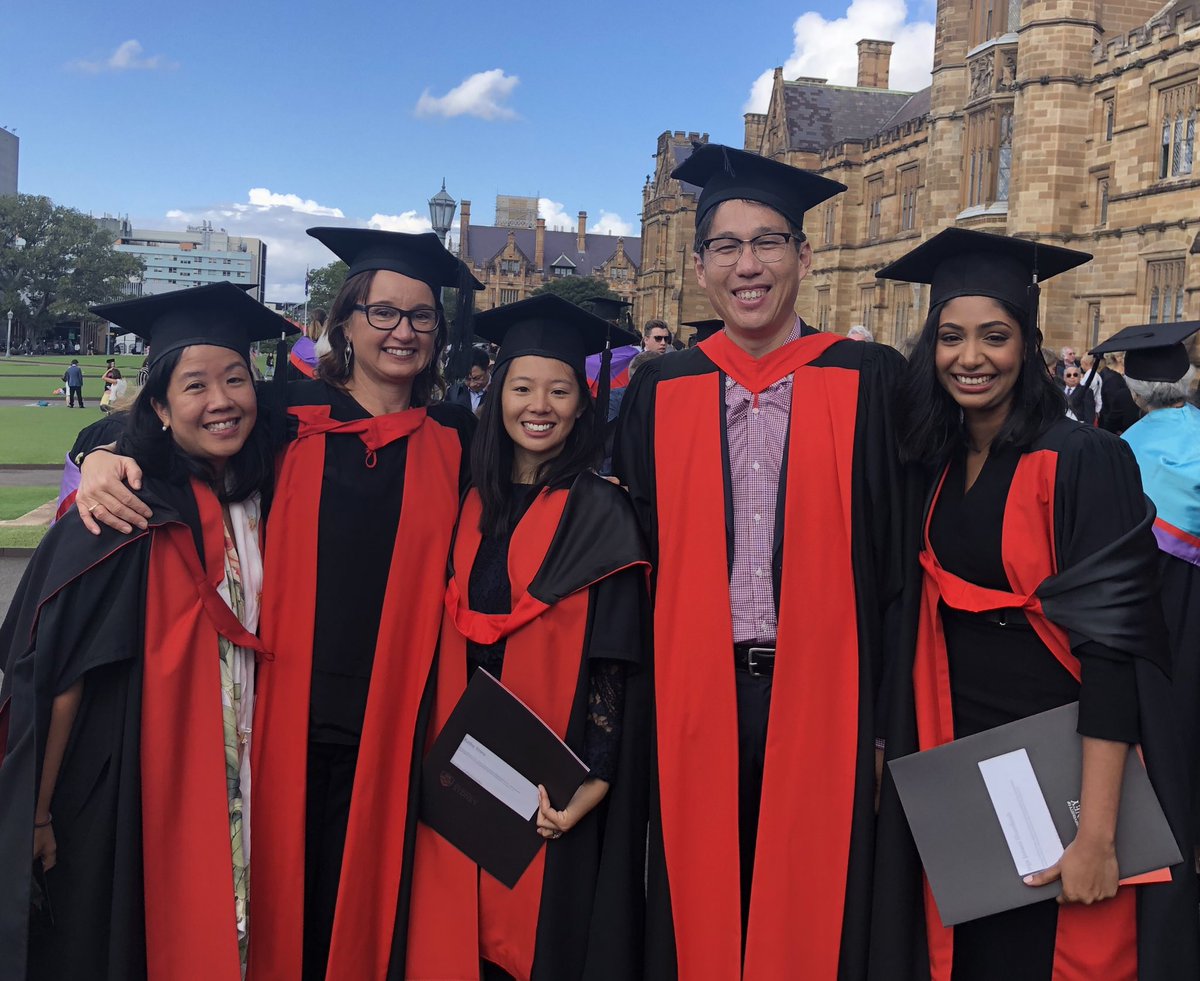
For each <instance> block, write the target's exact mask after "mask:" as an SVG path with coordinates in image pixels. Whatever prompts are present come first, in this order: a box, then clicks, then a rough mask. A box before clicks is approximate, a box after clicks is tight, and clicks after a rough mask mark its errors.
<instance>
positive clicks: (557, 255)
mask: <svg viewBox="0 0 1200 981" xmlns="http://www.w3.org/2000/svg"><path fill="white" fill-rule="evenodd" d="M512 200H519V199H512ZM505 201H506V202H508V201H509V199H505ZM509 203H511V202H509ZM511 211H512V209H511V207H509V206H508V205H506V206H505V208H504V209H503V214H505V215H509V214H510V212H511ZM502 220H503V221H504V224H496V225H472V224H471V202H470V201H463V202H462V203H461V205H460V206H459V226H458V227H459V231H458V236H459V238H458V241H459V246H458V254H459V257H460V258H461V259H462V260H463V262H465V263H466V264H467V265H468V266H470V267H471V271H472V272H473V273H474V274H475V277H476V279H478V280H479V281H480V282H481V283H483V284H484V290H483V292H481V293H477V294H476V295H475V308H476V309H477V310H491V309H492V308H493V307H497V306H500V305H501V304H504V303H515V302H516V301H517V300H523V299H525V298H526V297H527V296H529V295H531V294H532V293H533V292H534V290H536V289H537V288H538V287H540V286H542V285H544V284H545V283H548V282H550V281H551V280H552V279H554V278H558V277H563V276H592V277H595V278H596V279H599V280H602V281H603V282H605V283H606V284H607V285H608V288H609V289H610V290H611V291H612V292H613V293H616V294H617V295H618V296H621V297H623V298H624V299H627V300H630V301H632V300H633V298H634V293H635V290H636V288H637V278H638V267H639V265H640V263H641V255H642V242H641V239H639V238H623V237H622V236H619V235H597V234H596V233H595V232H589V231H588V230H587V212H586V211H581V212H579V225H578V228H577V229H576V230H575V231H573V232H557V231H548V230H547V229H546V220H545V219H544V218H533V220H532V225H533V227H526V226H527V225H528V224H529V222H526V221H523V220H513V219H511V217H510V218H507V219H502Z"/></svg>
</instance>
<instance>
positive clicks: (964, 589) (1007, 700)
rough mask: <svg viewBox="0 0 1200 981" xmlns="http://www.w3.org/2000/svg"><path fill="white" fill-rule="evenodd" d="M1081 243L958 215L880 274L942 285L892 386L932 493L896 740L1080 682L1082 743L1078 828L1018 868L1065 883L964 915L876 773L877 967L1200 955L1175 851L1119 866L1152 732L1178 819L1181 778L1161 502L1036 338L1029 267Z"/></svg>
mask: <svg viewBox="0 0 1200 981" xmlns="http://www.w3.org/2000/svg"><path fill="white" fill-rule="evenodd" d="M1090 259H1091V256H1090V255H1088V254H1087V253H1083V252H1076V251H1072V250H1069V249H1062V248H1056V247H1053V246H1048V245H1042V244H1040V243H1035V242H1031V241H1028V240H1026V239H1017V238H1010V237H1006V236H999V235H989V234H985V233H982V232H973V231H968V230H966V229H960V228H951V229H947V230H946V231H943V232H941V233H939V234H938V235H936V236H934V237H933V238H932V239H930V240H929V241H927V242H925V243H924V244H922V245H920V246H918V247H917V248H916V249H914V250H913V251H912V252H910V253H909V254H908V255H906V256H904V257H902V258H901V259H899V260H897V261H896V262H894V263H892V264H891V265H889V266H887V267H885V268H884V269H881V270H880V271H879V273H878V275H879V276H880V278H884V279H892V280H896V281H899V282H907V283H912V282H916V283H923V284H929V286H930V313H929V316H928V318H927V320H926V322H925V327H924V329H923V331H922V334H921V340H920V342H919V344H918V346H917V350H916V351H915V352H914V353H913V356H912V358H911V359H910V360H909V365H908V372H907V375H906V379H905V385H904V389H903V391H902V395H903V398H902V400H901V401H900V402H898V404H899V405H901V406H903V411H902V416H901V418H900V420H899V423H898V424H899V427H900V432H901V446H902V449H903V453H904V456H905V459H907V460H908V461H910V462H911V463H912V464H913V465H915V466H920V467H923V468H925V469H926V473H927V477H928V488H929V490H930V491H931V494H930V495H929V503H928V504H927V506H926V513H925V515H924V520H923V522H922V529H923V532H922V539H921V542H922V547H921V553H920V565H921V569H922V572H923V575H922V588H923V596H922V601H921V606H920V622H919V627H918V631H917V643H916V646H915V652H914V657H913V660H912V663H911V664H910V665H904V664H899V665H897V666H896V670H895V672H894V674H893V676H892V677H893V679H894V685H893V687H892V690H891V693H890V695H891V697H890V699H889V702H888V706H889V707H888V710H887V711H888V719H889V730H888V735H887V750H886V753H887V756H888V758H889V759H895V758H897V757H900V756H904V755H906V754H908V753H911V752H914V751H917V750H926V749H930V748H933V747H935V746H940V745H943V744H945V743H948V742H950V741H951V740H953V739H958V738H961V737H963V736H969V735H972V734H974V733H977V732H982V731H984V730H987V729H991V728H994V727H996V726H1000V725H1004V724H1006V723H1010V722H1015V721H1017V720H1019V719H1023V718H1026V717H1028V716H1032V715H1035V714H1038V713H1040V712H1044V711H1047V710H1049V709H1053V708H1057V707H1059V706H1063V705H1067V704H1069V703H1072V702H1078V706H1079V709H1078V711H1079V721H1078V731H1079V734H1080V737H1081V739H1082V758H1083V773H1082V787H1083V790H1082V796H1081V798H1080V801H1079V828H1078V833H1077V834H1076V836H1075V838H1074V839H1073V840H1072V841H1071V842H1070V843H1069V844H1068V846H1067V848H1066V851H1065V852H1064V853H1063V855H1062V857H1061V859H1060V860H1059V861H1057V862H1055V863H1054V865H1053V866H1052V867H1051V868H1049V869H1046V870H1045V871H1042V872H1038V873H1035V874H1032V875H1029V876H1026V877H1025V878H1024V883H1025V885H1027V886H1028V887H1030V888H1031V889H1034V888H1037V887H1039V886H1043V885H1046V884H1048V883H1051V882H1054V881H1056V880H1061V889H1062V893H1061V898H1060V899H1059V901H1058V902H1055V901H1054V899H1053V898H1052V897H1046V898H1045V899H1044V900H1043V901H1041V902H1037V903H1033V904H1031V905H1028V906H1024V907H1020V908H1018V909H1013V910H1009V911H1006V912H1003V913H997V914H994V915H991V916H985V917H981V918H979V919H975V920H972V921H970V922H967V923H962V924H959V925H958V926H955V927H953V928H949V927H944V926H943V925H942V923H941V921H940V919H939V915H938V912H937V908H936V906H935V904H934V902H933V898H932V895H931V894H930V893H929V892H928V889H927V887H926V886H925V885H924V884H923V877H922V874H921V867H920V862H919V860H918V858H917V855H916V850H915V846H914V845H913V844H912V841H911V836H909V835H908V832H907V824H906V822H905V819H904V815H903V812H902V810H901V808H900V804H899V801H898V798H897V797H896V792H895V785H894V783H892V781H891V779H890V778H889V779H886V780H885V781H884V784H883V788H882V794H881V800H880V817H879V822H880V837H879V840H878V843H877V844H878V856H879V863H880V870H879V874H878V875H877V877H876V882H875V888H876V907H875V908H876V909H877V910H878V911H879V915H878V917H877V919H876V921H875V924H874V928H875V936H874V943H873V949H872V967H873V973H874V975H875V976H876V977H878V978H880V979H886V981H908V979H918V981H930V979H932V981H981V979H986V981H992V979H999V978H1006V979H1007V978H1020V979H1021V981H1050V979H1051V978H1059V977H1065V976H1073V977H1078V978H1081V979H1083V978H1087V979H1092V978H1097V979H1099V978H1103V979H1105V981H1174V979H1179V978H1190V977H1197V976H1200V929H1198V923H1197V917H1196V902H1197V899H1196V888H1195V887H1196V883H1195V875H1194V873H1193V872H1192V871H1191V869H1190V868H1184V867H1183V866H1176V867H1175V868H1174V869H1173V870H1172V873H1171V876H1172V878H1171V881H1170V882H1168V883H1160V884H1155V885H1140V886H1124V887H1121V886H1120V885H1119V882H1118V880H1119V875H1118V871H1117V857H1116V853H1115V846H1114V839H1115V833H1116V823H1117V818H1118V809H1119V803H1120V789H1121V781H1122V776H1123V773H1124V770H1125V764H1126V760H1127V757H1128V756H1129V753H1130V750H1131V747H1132V746H1134V745H1138V744H1140V745H1141V747H1142V748H1143V750H1144V753H1145V760H1146V766H1147V769H1148V772H1149V774H1150V778H1151V781H1152V782H1153V784H1154V789H1155V791H1156V792H1157V794H1158V796H1159V798H1160V800H1161V801H1162V803H1163V806H1164V810H1165V811H1166V813H1167V814H1168V817H1169V818H1170V819H1171V821H1172V822H1173V826H1174V827H1175V829H1176V833H1177V834H1179V833H1180V832H1181V831H1182V822H1183V821H1185V820H1186V810H1185V808H1184V807H1183V804H1184V801H1183V787H1184V786H1185V785H1186V778H1185V777H1184V776H1183V774H1182V769H1181V763H1182V761H1181V760H1180V758H1179V755H1178V751H1177V749H1176V739H1177V734H1176V732H1175V730H1174V728H1173V726H1172V725H1171V721H1170V712H1169V695H1170V689H1169V681H1168V674H1167V669H1168V668H1169V665H1168V664H1167V654H1166V650H1165V642H1164V641H1165V631H1164V624H1163V617H1162V610H1161V608H1160V604H1159V595H1158V577H1157V574H1156V566H1157V554H1156V550H1155V546H1154V536H1153V534H1152V532H1151V526H1152V523H1153V518H1154V514H1153V509H1152V508H1151V507H1150V506H1149V504H1148V502H1147V501H1146V499H1145V497H1144V495H1143V494H1142V488H1141V482H1140V480H1139V477H1138V468H1137V464H1136V463H1135V461H1134V459H1133V454H1132V453H1131V452H1130V451H1129V448H1128V447H1127V446H1126V445H1125V444H1123V443H1122V442H1121V441H1120V440H1118V439H1115V438H1114V437H1112V436H1111V435H1109V434H1108V433H1105V432H1103V431H1102V430H1099V429H1095V428H1093V427H1091V426H1084V425H1080V424H1078V423H1076V422H1073V421H1071V420H1069V419H1067V418H1065V416H1064V397H1063V393H1062V388H1061V387H1060V385H1059V384H1058V383H1057V382H1056V381H1053V380H1051V379H1050V378H1048V376H1047V374H1046V372H1045V370H1044V362H1043V361H1042V358H1041V357H1040V355H1039V352H1038V345H1039V343H1040V341H1041V337H1040V332H1039V331H1038V329H1037V306H1038V304H1037V296H1038V294H1037V290H1036V288H1035V287H1034V288H1031V285H1032V284H1034V283H1035V282H1045V281H1046V280H1048V279H1051V278H1053V277H1054V276H1056V275H1059V274H1060V273H1063V272H1066V271H1068V270H1070V269H1073V268H1075V267H1077V266H1080V265H1082V264H1083V263H1085V262H1087V261H1089V260H1090ZM1034 270H1036V277H1035V273H1034ZM1067 370H1068V372H1071V371H1075V372H1078V370H1079V369H1078V365H1069V366H1068V369H1067ZM1083 391H1084V392H1086V391H1087V390H1086V389H1083ZM1088 394H1090V393H1088ZM1071 582H1086V584H1087V588H1086V589H1081V588H1075V589H1074V590H1071V589H1069V588H1067V587H1068V584H1069V583H1071ZM1100 596H1103V597H1104V599H1103V600H1099V599H1098V597H1100ZM1100 603H1102V604H1103V607H1104V615H1103V616H1099V615H1097V606H1098V604H1100ZM1063 965H1070V966H1071V967H1070V971H1069V973H1066V974H1064V973H1061V972H1063V971H1065V970H1066V968H1064V967H1063Z"/></svg>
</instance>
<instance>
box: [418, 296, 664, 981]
mask: <svg viewBox="0 0 1200 981" xmlns="http://www.w3.org/2000/svg"><path fill="white" fill-rule="evenodd" d="M475 329H476V333H478V334H480V335H481V336H483V337H485V338H487V339H488V340H491V341H495V342H498V343H499V344H500V353H499V356H498V357H497V361H496V371H495V374H494V375H493V381H492V388H491V392H492V395H491V397H490V398H489V399H488V400H487V401H486V402H485V403H484V406H483V413H482V416H481V419H480V429H479V432H478V433H477V434H476V438H475V443H474V446H473V448H472V458H471V467H472V472H473V474H475V484H474V487H473V488H472V489H471V490H470V491H469V492H468V493H467V496H466V498H465V499H464V502H463V506H462V511H461V514H460V516H459V522H458V529H457V532H456V535H455V540H454V544H453V549H452V551H451V563H450V565H451V578H450V584H449V587H448V591H447V597H446V611H447V612H446V614H445V617H444V621H443V624H442V639H441V648H440V656H439V660H438V679H437V696H436V704H435V708H434V717H433V722H432V728H431V733H435V732H437V731H438V730H440V729H441V727H442V726H443V725H444V724H445V722H446V719H447V718H448V717H449V715H450V712H451V710H452V709H453V708H454V706H455V704H456V703H457V701H458V699H459V697H460V696H461V695H462V692H463V690H464V689H465V687H466V684H467V681H468V679H469V678H470V676H471V675H472V674H474V672H475V671H477V670H479V669H483V670H485V671H487V672H489V673H490V674H492V675H493V676H494V677H496V678H498V679H499V680H500V681H501V682H502V683H503V684H504V685H505V686H506V687H508V688H509V689H510V690H511V691H512V692H513V693H514V694H516V696H517V697H518V698H520V699H521V700H522V701H523V702H524V703H525V704H526V705H527V706H529V707H530V708H531V709H532V710H533V711H534V712H536V713H537V714H538V715H539V716H540V717H541V718H542V720H543V721H544V722H545V723H546V724H547V725H548V726H549V727H550V728H551V729H553V730H554V731H555V733H557V734H558V736H559V737H560V738H562V739H564V740H565V741H566V742H567V744H568V745H569V746H570V747H571V748H572V749H573V750H574V751H575V753H576V754H577V755H578V756H579V757H580V758H581V759H582V760H583V761H584V763H586V764H587V765H588V767H589V768H590V773H589V776H588V779H587V780H585V781H584V783H583V784H582V786H580V788H579V790H578V791H577V792H576V793H575V795H574V796H573V797H572V798H571V799H570V800H569V801H567V800H555V801H551V800H549V798H548V797H547V795H546V791H545V789H544V788H539V793H540V809H539V813H538V817H537V826H538V830H539V832H540V833H541V834H542V836H543V837H544V838H545V839H547V845H546V847H545V848H544V849H543V851H542V852H540V853H539V854H538V856H537V858H535V860H534V862H533V864H532V865H530V866H529V868H528V869H526V871H525V872H524V874H523V875H522V877H521V879H520V880H519V881H518V883H517V885H516V887H515V888H514V889H511V890H510V889H507V888H505V887H504V886H502V885H500V884H499V883H497V882H496V881H495V880H493V879H492V878H491V877H490V876H488V875H487V874H486V873H483V872H481V871H480V869H479V868H478V866H476V865H475V863H474V862H472V861H471V860H470V859H469V858H467V856H465V855H464V854H463V853H461V852H459V851H458V850H456V849H455V848H454V846H453V845H451V844H450V843H449V842H448V841H446V840H445V839H444V838H442V837H440V836H439V835H438V834H437V833H436V832H434V831H433V830H432V829H430V828H428V827H427V826H425V825H422V826H421V827H420V829H419V830H418V833H417V845H416V858H415V860H414V868H415V871H414V880H415V881H414V889H413V904H412V918H411V920H410V923H409V938H408V963H407V970H406V973H405V976H406V977H408V978H414V979H416V978H439V979H445V981H450V979H461V981H467V979H470V981H478V979H480V978H481V977H482V978H484V979H503V978H517V979H519V981H531V979H533V981H542V979H545V981H571V979H579V978H583V977H585V976H586V977H596V978H629V979H633V978H637V977H639V976H640V962H641V950H642V942H641V940H642V934H641V930H642V909H643V902H642V896H643V875H644V859H645V822H646V793H647V785H646V778H645V767H646V756H647V751H648V740H647V728H646V726H647V712H648V704H647V698H648V684H647V678H646V672H645V671H644V670H643V669H642V665H641V662H642V658H643V646H644V643H643V642H644V634H645V626H646V624H648V622H649V621H648V606H647V604H648V595H647V590H646V583H647V577H646V569H647V561H646V552H645V547H644V545H643V543H642V540H641V536H640V534H639V533H638V530H637V526H636V522H635V519H634V514H633V509H632V507H631V505H630V504H629V501H628V499H627V497H626V495H625V494H624V492H623V491H622V490H621V489H620V488H618V487H616V486H615V485H613V484H612V483H610V482H608V481H606V480H604V479H603V478H601V477H598V476H596V475H595V473H593V472H592V470H591V468H592V467H593V466H594V465H595V463H596V462H597V458H598V452H599V443H598V439H597V433H598V428H597V426H596V415H595V412H596V410H595V408H594V406H593V404H592V399H591V395H590V394H589V392H588V387H587V378H586V375H585V373H584V359H585V357H586V355H588V354H590V353H596V352H599V351H601V350H602V349H603V348H604V346H605V343H606V339H607V338H608V336H609V334H610V333H617V334H622V333H623V332H621V331H619V329H617V328H612V327H610V325H609V324H607V323H606V322H605V321H603V320H601V319H600V318H598V317H596V316H594V315H593V314H591V313H588V312H586V311H584V310H582V309H580V308H579V307H576V306H575V305H574V304H571V303H568V302H567V301H566V300H563V299H561V298H559V297H556V296H552V295H547V296H538V297H534V298H532V299H529V300H524V301H522V302H520V303H515V304H511V305H509V306H506V307H500V308H499V309H496V310H493V311H489V312H487V313H484V314H481V315H480V316H479V318H478V319H477V321H476V328H475ZM530 779H531V780H536V775H535V774H531V775H530Z"/></svg>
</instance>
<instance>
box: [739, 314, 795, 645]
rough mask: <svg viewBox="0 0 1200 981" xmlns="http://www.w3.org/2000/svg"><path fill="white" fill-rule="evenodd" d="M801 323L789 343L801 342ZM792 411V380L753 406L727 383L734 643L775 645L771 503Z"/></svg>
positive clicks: (770, 390) (784, 381)
mask: <svg viewBox="0 0 1200 981" xmlns="http://www.w3.org/2000/svg"><path fill="white" fill-rule="evenodd" d="M800 327H801V323H800V318H799V317H797V318H796V323H795V325H794V326H793V327H792V332H791V333H790V334H789V335H788V342H791V341H794V340H796V338H798V337H799V336H800ZM791 409H792V376H791V375H787V376H786V377H784V378H781V379H780V380H779V381H777V382H775V384H773V385H771V386H769V387H768V388H767V389H766V390H765V391H763V392H761V393H760V394H759V396H758V404H757V405H754V404H753V397H752V396H751V394H750V392H749V391H748V390H747V389H745V388H743V387H742V386H741V385H739V384H738V383H737V382H735V381H734V380H733V379H732V378H729V377H728V376H727V377H726V378H725V431H726V435H727V439H728V443H729V486H730V489H731V491H732V496H733V501H732V504H733V571H732V572H731V574H730V577H729V605H730V608H731V609H732V611H733V639H734V642H735V643H739V644H740V643H746V642H748V641H759V642H761V643H769V644H774V643H775V633H776V630H777V629H778V626H779V617H778V614H777V613H776V610H775V592H774V586H773V583H774V577H773V575H772V570H771V555H772V551H773V548H772V546H773V544H774V541H775V503H776V500H777V498H778V496H779V474H780V470H781V468H782V466H783V449H784V445H785V443H786V442H787V433H788V423H789V420H790V417H791Z"/></svg>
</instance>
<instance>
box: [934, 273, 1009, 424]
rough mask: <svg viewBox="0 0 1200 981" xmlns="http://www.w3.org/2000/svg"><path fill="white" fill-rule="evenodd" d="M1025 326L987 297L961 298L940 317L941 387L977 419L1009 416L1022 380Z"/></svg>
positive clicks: (938, 367)
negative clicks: (1023, 328)
mask: <svg viewBox="0 0 1200 981" xmlns="http://www.w3.org/2000/svg"><path fill="white" fill-rule="evenodd" d="M1022 343H1023V342H1022V337H1021V327H1020V325H1019V324H1018V323H1017V322H1016V321H1015V320H1014V319H1013V317H1012V314H1010V313H1009V312H1008V311H1007V310H1006V309H1005V308H1004V307H1003V306H1001V304H999V303H998V302H996V301H995V300H993V299H991V298H990V297H986V296H958V297H955V298H954V299H952V300H949V301H947V302H946V304H945V305H944V306H943V307H942V312H941V316H940V317H939V318H938V328H937V347H936V348H935V353H934V364H935V367H936V370H937V378H938V382H939V383H940V384H941V386H942V387H943V388H944V389H945V390H946V391H947V392H949V394H950V397H951V398H952V399H954V401H955V402H957V403H958V405H959V406H960V407H961V408H962V410H963V413H964V415H966V416H967V421H968V423H969V422H971V421H972V417H975V418H983V417H990V418H993V419H994V418H996V417H1001V418H1002V417H1005V416H1007V415H1008V412H1009V410H1010V409H1011V408H1012V400H1013V389H1014V388H1015V387H1016V384H1017V379H1018V378H1019V377H1020V375H1021V359H1022Z"/></svg>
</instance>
